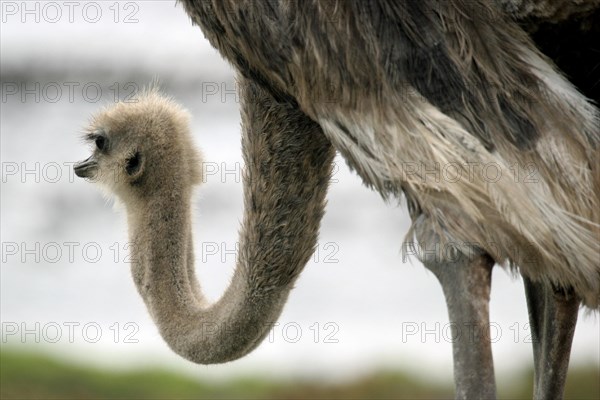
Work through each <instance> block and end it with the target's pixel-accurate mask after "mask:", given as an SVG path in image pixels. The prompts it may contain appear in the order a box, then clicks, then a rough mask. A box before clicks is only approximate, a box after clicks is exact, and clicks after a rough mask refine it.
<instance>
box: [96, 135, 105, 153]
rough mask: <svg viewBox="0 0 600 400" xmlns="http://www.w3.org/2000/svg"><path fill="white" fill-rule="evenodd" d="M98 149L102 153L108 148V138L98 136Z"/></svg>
mask: <svg viewBox="0 0 600 400" xmlns="http://www.w3.org/2000/svg"><path fill="white" fill-rule="evenodd" d="M95 142H96V147H97V148H98V150H100V151H104V149H105V147H106V138H105V137H104V136H98V137H96V140H95Z"/></svg>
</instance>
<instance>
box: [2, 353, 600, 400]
mask: <svg viewBox="0 0 600 400" xmlns="http://www.w3.org/2000/svg"><path fill="white" fill-rule="evenodd" d="M521 376H522V378H521V379H519V380H517V381H515V380H514V379H513V382H510V386H506V384H507V382H504V381H502V380H499V385H500V390H499V394H500V396H501V397H502V398H505V399H527V398H531V381H532V378H533V377H532V374H531V373H530V372H526V373H523V374H522V375H521ZM599 382H600V377H599V371H598V369H597V368H594V367H590V368H573V369H572V370H571V371H570V372H569V378H568V383H567V393H566V396H565V398H567V399H578V400H579V399H599V398H600V383H599ZM502 385H505V386H502ZM0 398H1V399H174V400H177V399H311V400H317V399H365V398H368V399H449V398H453V390H452V387H451V386H444V385H442V384H439V383H432V382H424V381H422V380H419V379H416V378H415V377H413V376H409V375H407V374H404V373H400V372H390V371H384V372H379V373H374V374H372V375H370V376H367V377H364V378H362V379H358V380H356V381H353V382H350V383H346V384H336V385H334V384H324V383H315V382H280V381H271V380H269V379H268V378H266V377H261V378H257V377H248V378H244V379H236V380H232V381H230V382H227V383H223V384H214V383H208V382H205V381H204V382H203V381H199V380H194V379H191V378H189V377H187V376H182V375H178V374H176V373H173V372H170V371H166V370H159V369H143V370H135V371H130V372H126V371H125V372H111V371H107V370H102V369H95V368H90V367H81V366H76V365H72V364H69V363H65V362H62V361H57V360H55V359H53V358H50V357H48V356H45V355H42V354H35V353H29V352H20V351H19V352H17V351H14V350H9V351H7V350H2V351H1V352H0Z"/></svg>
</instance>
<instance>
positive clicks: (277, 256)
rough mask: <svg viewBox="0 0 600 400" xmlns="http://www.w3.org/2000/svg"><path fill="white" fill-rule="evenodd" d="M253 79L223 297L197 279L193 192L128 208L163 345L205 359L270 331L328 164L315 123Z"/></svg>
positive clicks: (232, 354)
mask: <svg viewBox="0 0 600 400" xmlns="http://www.w3.org/2000/svg"><path fill="white" fill-rule="evenodd" d="M248 85H249V89H248V90H247V91H248V92H252V94H251V95H252V96H253V97H252V103H246V104H244V105H243V107H244V108H243V114H242V117H243V122H244V127H245V129H244V136H243V141H242V148H243V154H244V158H245V162H246V170H245V175H244V208H245V210H244V220H243V224H242V228H241V230H240V239H239V242H240V248H239V254H238V257H237V259H238V260H239V261H238V265H237V266H236V269H235V273H234V275H233V278H232V281H231V284H230V285H229V287H228V288H227V289H226V291H225V293H224V294H223V296H222V297H221V298H220V300H218V301H217V302H216V303H214V304H209V303H208V302H207V301H206V299H205V298H204V296H203V295H202V293H201V291H200V287H199V285H198V283H197V281H196V278H195V274H194V256H193V248H192V247H193V241H192V233H191V232H192V229H191V211H190V205H191V190H188V189H186V188H177V187H174V188H173V187H165V188H163V189H162V190H163V193H161V194H160V195H156V196H154V197H153V198H152V199H151V200H149V201H145V202H136V203H138V204H132V205H131V207H130V209H128V215H129V223H130V236H131V241H132V242H133V243H134V244H135V245H134V250H133V260H134V261H135V263H134V264H132V273H133V277H134V281H135V283H136V285H137V288H138V291H139V293H140V294H141V296H142V297H143V299H144V301H145V303H146V306H147V308H148V310H149V313H150V315H151V316H152V318H153V320H154V321H155V323H156V325H157V326H158V328H159V331H160V333H161V335H162V337H163V338H164V339H165V341H166V342H167V344H168V345H169V346H170V347H171V348H172V349H173V350H174V351H175V352H176V353H178V354H180V355H181V356H183V357H185V358H187V359H189V360H191V361H194V362H197V363H202V364H207V363H218V362H226V361H230V360H233V359H236V358H239V357H241V356H243V355H245V354H246V353H248V352H249V351H251V350H252V349H254V348H255V347H256V346H257V345H258V344H259V343H260V342H261V341H262V339H263V338H264V337H265V336H266V335H267V334H268V332H269V329H270V327H271V326H272V324H273V323H274V322H275V321H276V319H277V318H278V317H279V315H280V313H281V311H282V309H283V306H284V304H285V301H286V299H287V296H288V294H289V292H290V290H291V288H292V286H293V283H294V281H295V280H296V278H297V277H298V275H299V274H300V272H301V271H302V269H303V268H304V266H305V264H306V263H307V262H308V260H309V258H310V256H311V254H312V253H313V251H314V248H315V246H316V242H317V236H318V228H319V223H320V220H321V218H322V215H323V211H324V206H325V194H326V190H327V184H328V181H329V178H330V175H331V169H332V162H333V156H334V151H333V149H332V147H331V145H330V143H329V141H327V139H326V138H325V137H324V136H323V134H322V132H321V130H320V128H319V127H318V125H317V124H316V123H314V122H313V121H312V120H310V119H309V118H308V117H306V116H305V115H304V114H302V113H301V112H300V111H298V110H296V109H295V108H292V106H290V105H288V104H279V103H276V102H273V101H272V98H271V97H270V96H269V95H268V94H266V93H265V92H263V91H262V90H261V89H260V88H257V87H255V86H253V85H251V84H248ZM261 99H262V100H263V101H259V100H261ZM173 186H177V185H173Z"/></svg>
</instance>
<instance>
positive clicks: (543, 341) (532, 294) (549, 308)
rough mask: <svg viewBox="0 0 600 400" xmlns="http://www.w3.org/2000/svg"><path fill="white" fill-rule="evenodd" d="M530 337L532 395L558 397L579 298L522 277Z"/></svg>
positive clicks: (559, 397) (561, 395) (561, 393)
mask: <svg viewBox="0 0 600 400" xmlns="http://www.w3.org/2000/svg"><path fill="white" fill-rule="evenodd" d="M523 280H524V282H525V295H526V296H527V307H528V309H529V323H530V326H531V334H532V340H533V360H534V386H533V398H534V399H537V400H541V399H544V400H546V399H562V398H563V392H564V389H565V381H566V378H567V370H568V368H569V357H570V355H571V343H572V342H573V333H574V332H575V325H576V324H577V313H578V311H579V303H580V301H579V299H578V298H577V297H576V296H574V295H572V294H571V295H570V296H569V295H568V294H567V293H565V292H563V291H556V290H554V289H553V288H552V287H551V286H548V285H544V284H542V283H538V282H532V281H531V280H529V279H527V278H525V277H523Z"/></svg>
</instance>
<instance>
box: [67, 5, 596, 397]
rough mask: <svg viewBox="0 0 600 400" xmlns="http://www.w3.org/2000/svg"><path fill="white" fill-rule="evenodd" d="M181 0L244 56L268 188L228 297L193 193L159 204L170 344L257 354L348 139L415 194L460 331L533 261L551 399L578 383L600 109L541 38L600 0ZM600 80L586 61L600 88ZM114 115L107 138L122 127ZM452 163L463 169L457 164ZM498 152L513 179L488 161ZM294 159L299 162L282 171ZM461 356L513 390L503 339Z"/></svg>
mask: <svg viewBox="0 0 600 400" xmlns="http://www.w3.org/2000/svg"><path fill="white" fill-rule="evenodd" d="M182 3H183V5H184V7H185V9H186V11H187V13H188V14H189V15H190V17H191V18H192V21H193V22H194V23H195V24H197V25H199V26H200V28H201V29H202V30H203V31H204V33H205V35H206V37H207V38H208V40H209V41H210V42H211V44H212V45H213V46H214V47H216V48H217V49H218V50H219V51H220V53H221V54H222V55H223V56H224V57H225V58H226V59H227V60H228V61H229V62H231V63H232V64H233V66H234V67H235V68H236V70H237V71H238V75H239V77H240V78H239V79H240V89H241V90H240V91H241V94H242V97H243V99H244V101H243V104H242V115H243V117H244V118H243V125H244V129H243V131H244V133H243V141H244V146H243V150H244V154H245V158H246V161H247V163H248V165H249V167H248V168H249V170H248V176H249V177H250V176H252V177H253V178H254V179H258V182H259V183H260V182H262V183H261V184H257V183H256V182H254V180H253V179H250V178H248V180H247V181H245V207H246V208H245V217H244V225H243V229H242V238H241V242H242V243H245V247H242V248H241V249H240V258H241V259H242V261H240V266H238V268H237V269H236V272H235V274H234V278H233V281H232V284H231V286H230V287H229V288H228V289H227V290H226V292H225V294H224V296H223V298H222V299H221V300H219V301H218V302H217V303H216V304H215V305H212V306H209V305H207V304H205V302H204V301H203V299H202V297H201V295H200V293H199V289H198V288H197V287H196V286H195V280H194V278H193V269H192V268H191V266H190V265H191V261H190V260H191V259H192V256H193V255H192V253H191V246H190V245H187V246H185V245H182V243H183V242H184V241H189V239H187V240H186V239H185V238H181V229H182V228H183V229H184V230H189V229H188V225H186V223H185V221H184V220H182V219H181V214H182V213H183V211H182V210H185V208H182V206H181V205H178V204H179V201H180V200H181V199H183V200H185V199H187V197H185V196H179V195H175V196H174V197H173V198H174V199H176V200H173V199H171V201H170V202H169V203H166V202H164V203H163V202H158V201H157V202H156V205H157V207H159V209H161V210H165V211H162V212H161V213H158V214H156V215H155V213H154V211H152V209H150V208H149V207H145V208H144V207H142V209H143V210H146V213H147V215H145V217H144V218H147V221H146V224H148V223H149V222H148V221H153V222H151V223H149V225H148V229H146V230H144V229H140V230H139V231H140V233H138V234H137V236H135V239H136V240H142V239H144V238H146V239H147V240H151V241H153V242H152V243H153V245H152V246H149V247H148V249H147V250H148V251H150V253H149V254H147V253H145V252H140V253H139V254H138V256H139V258H140V260H141V262H140V264H141V265H145V267H139V268H140V271H136V270H134V277H135V279H136V283H137V284H138V288H139V289H140V293H141V294H142V296H143V297H144V299H145V301H146V303H147V305H148V308H149V310H150V313H151V314H152V316H153V318H154V320H155V321H156V323H157V325H158V327H159V329H160V331H161V333H162V335H163V337H164V338H165V340H166V341H167V343H168V344H169V345H170V346H171V347H172V348H173V349H174V350H175V351H176V352H178V353H179V354H182V355H183V356H184V357H187V358H188V359H190V360H192V361H195V362H200V363H207V362H223V361H228V360H231V359H235V358H238V357H241V356H243V355H244V354H246V353H247V352H248V351H250V350H252V349H253V348H254V347H255V346H257V345H258V343H259V342H260V340H261V339H262V338H264V336H265V333H266V330H267V327H266V326H265V324H266V325H268V324H269V323H271V322H272V321H274V320H275V319H276V318H277V316H278V315H279V312H280V311H281V309H282V307H283V303H284V302H285V299H286V297H287V295H288V293H289V289H290V287H291V285H292V284H293V281H294V279H295V277H296V276H297V275H298V274H299V272H300V270H301V269H302V266H303V265H304V263H305V262H306V260H307V256H306V254H307V253H310V251H311V246H314V240H315V235H316V231H317V230H318V224H319V220H320V216H321V215H322V207H323V197H324V195H325V191H326V180H327V178H328V176H329V174H330V171H331V158H330V157H331V146H333V147H334V148H335V149H336V150H338V151H339V152H340V153H341V154H342V155H343V156H344V157H345V159H346V161H347V162H348V164H349V165H350V167H351V168H353V169H354V170H355V171H356V172H357V174H358V175H359V176H360V177H361V178H362V180H363V181H364V183H365V184H366V185H367V186H369V187H372V188H374V189H375V190H377V191H379V192H380V193H381V194H382V196H383V197H384V198H394V197H398V196H400V195H401V194H404V196H405V198H406V202H407V204H408V208H409V212H410V214H411V218H412V220H413V225H412V227H411V229H410V231H409V233H408V235H407V239H406V243H407V244H406V249H408V250H409V251H413V250H414V252H415V253H417V254H418V255H419V256H420V257H421V259H422V260H423V263H424V265H425V266H426V267H427V268H428V269H430V270H431V271H433V273H434V274H435V276H436V277H437V278H438V280H439V281H440V283H441V285H442V288H443V291H444V294H445V297H446V301H447V305H448V312H449V317H450V320H451V321H452V322H454V323H455V324H453V326H461V325H462V323H465V322H468V323H474V324H477V325H478V326H480V327H486V326H487V325H488V324H489V316H488V302H489V293H490V285H491V270H492V268H493V266H494V264H501V265H507V266H509V267H510V268H513V269H518V271H519V272H520V273H521V274H522V275H523V278H524V281H525V288H526V295H527V299H528V307H529V313H530V321H531V326H532V333H533V336H534V342H535V343H534V368H535V385H534V396H535V397H536V398H539V399H541V398H556V397H561V396H562V391H563V388H564V382H565V376H566V371H567V367H568V359H569V353H570V344H571V341H572V335H573V331H574V328H575V324H576V319H577V311H578V308H579V306H580V304H582V305H583V306H585V307H587V308H588V309H591V310H597V309H598V307H599V303H600V263H599V262H598V251H599V248H598V234H599V222H600V221H599V219H600V217H599V211H598V210H599V209H600V207H599V204H598V200H599V199H598V193H599V189H600V166H599V164H598V160H599V154H598V153H599V151H600V150H599V148H598V146H599V142H600V129H599V120H598V118H599V114H598V113H599V112H598V109H597V108H596V107H595V106H594V105H593V104H592V102H591V101H589V100H588V99H587V98H586V97H585V96H583V95H582V94H580V92H579V91H578V90H577V89H576V88H575V87H574V86H573V85H572V84H571V83H570V82H569V81H567V80H566V78H564V77H563V75H562V74H561V73H560V72H559V70H558V69H557V68H556V67H555V66H554V64H553V63H552V62H551V61H550V59H548V58H547V57H546V56H545V55H544V54H543V53H542V52H540V51H539V50H538V48H537V47H536V45H535V43H534V42H533V40H532V37H533V38H534V39H536V40H537V41H538V43H540V47H541V48H542V49H543V50H545V51H548V49H552V40H549V39H548V38H549V36H548V35H549V32H551V28H548V24H558V25H556V26H560V27H565V29H572V30H573V32H572V33H574V34H575V35H578V34H579V27H578V23H575V25H573V26H572V27H569V26H567V25H568V23H570V22H572V21H573V19H575V20H576V21H583V22H585V21H587V20H588V19H589V20H591V18H594V16H597V14H598V11H597V10H598V7H599V6H600V1H599V0H588V1H585V0H584V1H582V2H578V4H577V7H573V6H572V5H573V4H572V2H568V1H556V2H548V1H544V0H535V1H534V0H523V1H517V0H496V1H492V0H474V1H473V0H471V1H466V0H464V1H461V0H447V1H442V2H437V1H433V0H424V1H420V2H416V1H414V2H413V1H400V0H397V1H392V0H373V1H369V2H360V1H354V0H343V1H324V2H317V1H310V0H307V1H298V2H292V1H290V2H284V1H281V2H273V1H270V2H258V1H254V2H238V1H234V0H207V1H193V0H184V1H182ZM583 22H582V26H583V25H585V24H584V23H583ZM565 24H567V25H565ZM528 32H529V33H528ZM571 37H572V36H571ZM561 39H565V38H564V37H561ZM578 46H579V48H580V49H581V46H582V44H581V43H577V40H575V41H574V42H573V43H572V45H571V44H568V45H564V44H563V45H562V46H561V47H562V49H561V50H560V51H559V53H560V54H554V55H553V57H555V58H556V59H557V62H558V63H559V64H564V65H561V67H563V68H564V69H565V70H569V68H571V67H573V64H574V63H571V62H569V60H568V57H567V61H566V62H564V58H562V57H561V54H564V52H565V51H570V50H571V49H572V48H576V47H578ZM561 59H562V60H561ZM584 61H585V60H584ZM580 64H581V63H580ZM584 64H585V63H584ZM574 68H575V69H574V71H575V73H577V68H581V65H580V66H579V67H574ZM592 77H593V76H588V77H584V76H582V75H578V78H581V82H579V85H580V87H581V89H582V90H584V91H586V93H593V92H594V91H593V85H594V83H595V82H593V80H592ZM586 85H587V86H586ZM588 95H589V94H588ZM595 99H596V100H598V99H597V98H595ZM115 119H116V120H119V121H122V120H121V119H119V118H115ZM130 122H134V121H130ZM97 127H98V132H103V133H101V134H100V136H98V137H105V139H100V143H101V144H102V145H104V144H105V142H106V141H107V140H108V142H109V143H111V142H112V141H113V139H112V137H111V135H113V134H115V135H117V137H118V133H117V132H120V131H119V130H118V129H113V128H112V126H111V124H109V123H107V124H105V125H102V124H99V125H98V126H97ZM92 137H93V138H94V140H95V141H96V145H97V146H98V144H97V141H98V139H97V137H96V136H92ZM119 140H120V139H116V142H117V143H118V142H119ZM269 140H272V141H273V142H272V143H277V144H278V146H273V145H272V143H271V144H269V143H270V142H268V141H269ZM263 141H267V142H263ZM301 142H302V143H301ZM286 143H287V144H286ZM315 143H316V144H315ZM288 145H289V146H290V148H288V147H287V146H288ZM315 145H317V146H318V148H317V149H315V148H314V147H313V146H315ZM315 153H316V154H320V155H321V158H319V159H317V160H315V159H312V158H311V157H315V156H316V154H315ZM124 154H128V155H129V156H127V157H129V158H127V157H126V158H125V159H124V160H121V161H120V164H117V165H121V168H125V171H126V172H127V168H128V166H130V168H129V169H131V170H133V171H134V172H135V171H137V166H138V165H140V162H142V164H143V160H144V153H142V152H140V156H139V157H137V158H136V157H135V155H136V154H138V152H137V151H134V150H133V149H129V150H127V151H125V153H124ZM290 156H292V157H295V159H294V158H291V159H290V158H289V157H290ZM146 157H148V155H146ZM328 157H329V158H328ZM129 160H131V161H129ZM140 160H141V161H140ZM309 160H310V161H309ZM148 161H150V158H148ZM96 164H97V163H96V161H94V160H93V159H92V160H90V161H88V162H85V163H83V164H81V165H80V166H79V167H78V170H79V173H80V174H82V175H84V176H85V175H86V172H83V171H88V169H89V170H90V171H94V170H95V169H96V168H97V167H96V166H95V165H96ZM146 165H147V166H150V164H146ZM298 165H302V166H303V167H302V168H300V170H297V171H296V170H294V168H299V167H298ZM447 165H452V166H453V167H455V168H457V170H458V171H459V172H460V174H457V175H455V176H453V177H452V179H439V178H438V177H439V176H440V175H439V173H438V171H439V168H440V166H447ZM489 165H493V166H495V168H497V170H498V171H499V173H498V174H496V175H495V176H494V179H491V178H490V177H489V176H487V175H485V173H483V172H484V170H483V168H484V167H486V166H489ZM294 166H295V167H294ZM513 166H516V167H517V168H524V167H526V166H532V167H533V172H534V174H535V179H533V180H530V181H523V180H520V179H516V178H515V175H514V174H513V172H512V171H511V167H513ZM280 168H281V169H282V170H284V171H286V168H290V169H292V170H294V171H296V172H295V175H294V173H291V174H288V175H289V176H288V175H286V176H270V174H274V172H273V171H274V170H275V169H277V170H278V169H280ZM307 168H308V170H305V169H307ZM303 174H308V175H303ZM124 178H127V176H124ZM267 178H268V179H267ZM496 178H497V179H496ZM177 179H181V174H180V173H179V174H177V175H174V177H173V179H170V180H160V182H166V181H168V182H171V181H176V180H177ZM263 179H264V180H263ZM125 181H126V180H125ZM126 182H127V181H126ZM132 182H134V184H133V186H136V185H138V184H137V183H135V182H138V181H137V179H136V180H133V181H132ZM261 185H262V186H261ZM302 185H306V186H305V187H303V188H302V189H299V186H302ZM150 187H154V186H152V185H151V186H150ZM138 189H139V188H138ZM138 189H131V190H138ZM119 190H120V189H119ZM299 190H301V192H300V193H299V192H298V191H299ZM184 192H185V193H188V192H186V191H184ZM126 193H129V189H128V190H126ZM265 193H268V194H265ZM313 193H314V196H317V197H311V198H310V199H308V198H307V196H308V194H313ZM124 196H129V194H125V195H124ZM263 196H266V197H265V198H263ZM132 198H135V196H133V197H132ZM277 198H279V200H275V199H277ZM183 200H181V202H182V203H184V204H185V201H183ZM136 201H137V200H131V202H132V203H133V204H136ZM187 201H189V200H187ZM167 205H168V207H169V208H166V207H167ZM171 207H172V209H173V210H174V211H172V212H167V210H169V209H170V208H171ZM286 207H289V208H286ZM132 210H133V209H132ZM131 214H133V215H138V216H141V215H142V214H141V213H137V214H136V213H135V212H134V211H132V212H131V213H130V217H129V220H130V226H136V225H138V226H142V225H143V224H144V218H138V217H135V218H133V217H131ZM260 218H265V219H266V220H264V221H262V222H261V223H260V224H259V223H257V222H255V220H256V219H260ZM171 221H174V222H173V226H175V225H177V227H178V229H177V230H176V231H172V232H171V231H169V232H171V234H170V235H169V237H170V238H173V239H171V240H167V241H165V242H164V243H156V238H155V237H154V236H152V235H150V234H149V233H146V235H145V236H144V235H143V234H142V233H141V232H147V231H148V230H150V227H152V229H154V228H157V227H158V228H157V229H159V230H160V229H161V227H162V225H161V224H166V223H167V222H171ZM175 222H177V224H175ZM294 227H295V228H294ZM165 229H167V228H166V226H165ZM294 229H297V230H294ZM133 231H135V229H134V230H133ZM149 236H152V237H149ZM246 236H248V237H252V238H253V239H254V240H252V241H250V240H248V239H247V238H246ZM175 238H178V239H175ZM136 242H137V241H136ZM467 245H468V246H467ZM142 247H143V246H142ZM255 247H258V248H259V250H261V251H256V250H255ZM448 247H451V248H452V249H454V250H455V251H454V252H451V253H448V252H446V251H442V250H441V249H446V248H448ZM176 249H177V250H176ZM162 251H164V252H167V253H166V254H169V259H166V258H165V257H164V256H163V255H161V254H162ZM449 254H450V255H451V257H450V256H449ZM184 255H185V256H184ZM171 259H172V260H171ZM171 263H173V265H172V264H171ZM184 263H185V264H186V267H183V264H184ZM159 264H160V265H163V266H164V268H156V265H159ZM153 265H154V266H155V267H154V268H153ZM177 266H179V267H177ZM136 268H137V267H136ZM165 269H166V270H167V271H169V272H170V273H166V272H164V270H165ZM184 270H185V271H187V273H184V272H182V271H184ZM173 292H174V293H173ZM453 355H454V375H455V384H456V396H457V397H458V398H493V397H495V381H494V371H493V362H492V354H491V346H490V343H489V340H486V339H481V340H478V341H476V342H475V343H469V342H468V338H466V337H463V338H460V339H458V340H456V341H455V342H454V343H453Z"/></svg>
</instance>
